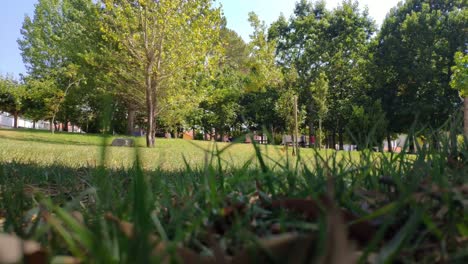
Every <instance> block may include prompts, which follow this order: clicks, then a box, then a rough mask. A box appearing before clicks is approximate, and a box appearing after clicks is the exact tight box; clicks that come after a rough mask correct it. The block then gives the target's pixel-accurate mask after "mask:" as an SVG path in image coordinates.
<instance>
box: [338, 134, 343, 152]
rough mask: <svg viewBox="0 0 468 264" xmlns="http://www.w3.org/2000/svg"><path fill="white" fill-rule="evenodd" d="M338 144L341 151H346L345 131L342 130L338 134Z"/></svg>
mask: <svg viewBox="0 0 468 264" xmlns="http://www.w3.org/2000/svg"><path fill="white" fill-rule="evenodd" d="M338 144H339V145H340V150H343V149H344V144H343V130H342V129H340V131H339V132H338Z"/></svg>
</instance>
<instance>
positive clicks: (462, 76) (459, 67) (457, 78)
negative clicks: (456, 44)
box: [450, 52, 468, 97]
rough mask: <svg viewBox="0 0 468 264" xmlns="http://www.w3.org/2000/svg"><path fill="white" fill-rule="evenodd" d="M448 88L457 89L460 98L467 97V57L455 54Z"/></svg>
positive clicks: (459, 53)
mask: <svg viewBox="0 0 468 264" xmlns="http://www.w3.org/2000/svg"><path fill="white" fill-rule="evenodd" d="M451 77H452V79H451V81H450V86H452V88H454V89H457V90H458V91H459V92H460V95H461V96H462V97H467V96H468V55H467V54H463V53H462V52H457V53H455V65H454V66H453V67H452V76H451Z"/></svg>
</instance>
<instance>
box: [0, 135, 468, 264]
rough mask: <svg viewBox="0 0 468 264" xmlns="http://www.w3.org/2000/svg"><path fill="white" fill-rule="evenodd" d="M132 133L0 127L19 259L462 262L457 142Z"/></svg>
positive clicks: (2, 172) (467, 221)
mask: <svg viewBox="0 0 468 264" xmlns="http://www.w3.org/2000/svg"><path fill="white" fill-rule="evenodd" d="M135 140H136V143H137V147H136V148H122V147H111V146H110V142H111V141H112V137H109V138H106V137H102V136H100V135H83V134H66V133H57V134H54V135H52V134H50V133H49V132H47V131H30V130H0V249H2V247H3V246H4V245H7V244H8V243H9V242H8V241H12V240H15V239H16V241H17V240H18V238H17V237H12V236H10V235H7V234H15V235H17V236H18V237H20V238H21V239H24V240H26V239H28V240H29V242H27V243H38V245H36V246H37V248H39V250H38V251H35V252H34V254H30V253H28V252H22V251H21V248H20V249H18V250H20V251H19V253H18V254H19V255H20V256H22V255H23V254H24V256H25V257H26V258H25V262H26V263H48V262H52V263H160V262H161V261H169V258H171V260H172V261H173V262H174V263H275V262H276V263H287V262H291V258H294V259H295V261H294V262H293V263H311V262H313V263H315V262H320V263H354V262H356V261H357V260H359V262H361V263H366V262H367V263H394V262H396V263H434V262H446V263H466V262H464V260H466V259H467V257H468V176H467V175H468V162H467V159H466V158H464V157H468V147H467V146H466V145H465V146H460V148H459V149H458V150H457V152H456V155H454V154H453V153H454V152H453V148H452V147H449V146H443V147H442V148H440V149H437V150H434V149H426V148H423V149H420V151H419V152H418V154H417V155H412V156H408V155H405V154H403V153H400V154H380V153H373V152H370V151H362V152H337V151H330V150H328V151H325V150H322V151H314V150H312V149H301V158H300V159H298V158H296V157H292V156H291V155H290V154H289V155H287V154H286V152H285V150H284V149H283V148H282V147H280V146H259V148H258V149H255V146H254V145H251V144H241V143H239V144H224V143H217V144H213V143H212V142H205V141H184V140H179V139H157V142H156V147H155V148H152V149H148V148H146V147H144V138H136V139H135ZM289 151H291V149H289ZM136 153H138V155H139V157H140V158H139V160H140V163H138V162H134V161H135V155H136ZM183 157H185V160H184V158H183ZM218 158H219V159H218ZM102 159H104V160H105V162H106V164H105V165H106V166H100V161H101V160H102ZM185 161H187V162H188V163H189V166H187V165H186V163H185ZM207 161H208V162H207ZM325 161H326V162H325ZM218 162H219V163H218ZM287 164H291V165H290V166H288V165H287ZM2 239H3V240H2ZM5 241H7V242H5ZM31 241H33V242H31ZM2 243H3V244H2ZM25 243H26V242H25ZM10 244H12V242H11V243H10ZM13 244H14V243H13ZM0 252H1V251H0ZM33 256H34V257H38V256H43V257H44V259H43V261H42V262H40V261H37V259H36V261H35V262H29V261H28V260H27V259H28V258H31V257H33ZM329 258H331V259H332V260H330V259H329ZM333 259H335V260H336V259H341V260H345V261H341V262H339V261H338V262H336V261H333ZM353 259H354V260H356V261H353ZM65 260H66V261H65ZM20 261H21V259H19V260H18V261H17V262H20ZM0 262H1V256H0Z"/></svg>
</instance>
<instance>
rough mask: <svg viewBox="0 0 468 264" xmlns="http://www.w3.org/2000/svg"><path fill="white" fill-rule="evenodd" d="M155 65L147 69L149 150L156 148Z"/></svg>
mask: <svg viewBox="0 0 468 264" xmlns="http://www.w3.org/2000/svg"><path fill="white" fill-rule="evenodd" d="M152 68H153V64H152V63H150V64H149V65H147V68H146V111H147V119H148V121H147V124H146V146H147V147H149V148H152V147H154V136H155V131H156V129H155V124H154V119H155V118H154V113H155V111H154V110H155V109H154V100H153V82H152V81H153V80H152V78H151V70H152Z"/></svg>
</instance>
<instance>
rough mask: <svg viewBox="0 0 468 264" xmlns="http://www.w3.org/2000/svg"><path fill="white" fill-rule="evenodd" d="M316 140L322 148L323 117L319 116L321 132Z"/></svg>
mask: <svg viewBox="0 0 468 264" xmlns="http://www.w3.org/2000/svg"><path fill="white" fill-rule="evenodd" d="M315 142H318V147H319V149H322V118H319V134H318V137H317V138H316V139H315Z"/></svg>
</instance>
